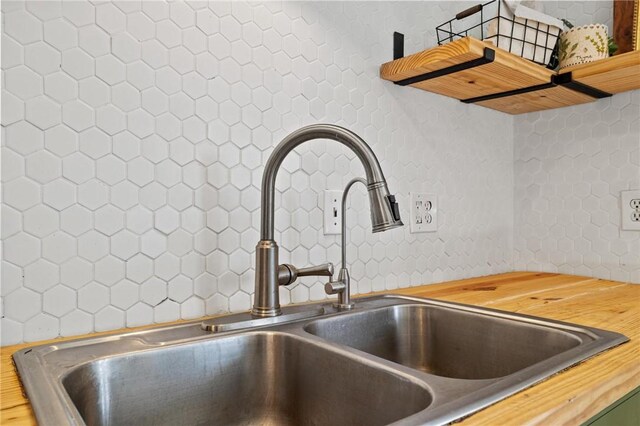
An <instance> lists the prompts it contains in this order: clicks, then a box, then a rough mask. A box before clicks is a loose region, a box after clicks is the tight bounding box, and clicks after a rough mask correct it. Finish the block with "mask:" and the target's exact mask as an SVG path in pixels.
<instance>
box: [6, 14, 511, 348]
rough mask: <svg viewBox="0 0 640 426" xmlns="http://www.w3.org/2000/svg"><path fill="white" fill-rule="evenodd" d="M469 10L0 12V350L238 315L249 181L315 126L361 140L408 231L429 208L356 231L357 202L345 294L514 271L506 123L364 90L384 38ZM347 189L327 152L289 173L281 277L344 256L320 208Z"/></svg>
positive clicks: (283, 196)
mask: <svg viewBox="0 0 640 426" xmlns="http://www.w3.org/2000/svg"><path fill="white" fill-rule="evenodd" d="M466 6H467V4H465V3H415V2H411V3H400V2H393V3H348V4H347V3H330V2H316V3H277V2H267V3H264V4H257V3H256V4H251V5H248V4H246V3H240V2H234V3H233V5H231V3H221V2H215V3H211V4H207V3H200V2H190V3H181V2H175V3H171V4H167V3H164V2H160V1H154V2H143V3H139V2H118V3H104V4H96V5H94V4H92V3H88V2H80V1H76V2H64V3H63V4H60V3H56V2H29V3H27V4H26V7H25V3H22V2H11V1H3V2H2V19H3V28H2V239H3V243H2V248H3V262H2V291H1V295H2V304H1V306H2V312H1V314H2V344H3V345H6V344H11V343H16V342H20V341H34V340H39V339H44V338H50V337H55V336H58V335H63V336H68V335H76V334H81V333H87V332H91V331H94V330H95V331H101V330H108V329H116V328H120V327H123V326H136V325H141V324H149V323H153V322H163V321H170V320H175V319H178V318H195V317H200V316H202V315H205V314H213V313H219V312H226V311H228V310H234V311H237V310H244V309H248V308H249V307H250V296H251V294H252V292H253V275H254V272H253V268H252V263H253V248H254V246H255V243H256V242H257V240H258V223H259V214H260V212H259V190H258V188H259V183H260V178H261V175H262V165H263V164H264V162H265V161H266V159H267V158H268V156H269V153H270V152H271V150H272V149H273V146H274V144H276V143H277V142H278V141H279V140H281V139H282V138H283V137H284V136H285V135H287V134H288V133H289V132H291V131H293V130H295V129H297V128H299V127H300V126H302V125H305V124H308V123H314V122H331V123H337V124H340V125H343V126H346V127H348V128H350V129H353V130H354V131H356V132H357V133H359V134H360V135H361V136H363V137H364V138H365V139H366V140H367V141H368V142H369V143H370V144H371V146H372V147H373V150H374V151H375V152H376V153H377V154H378V156H379V157H380V160H381V165H382V168H383V170H384V171H385V173H386V175H387V177H388V181H389V187H390V188H391V190H392V192H395V193H396V194H397V195H398V200H399V202H400V204H401V211H402V214H403V215H404V217H407V216H408V215H407V194H408V192H409V191H410V190H413V191H428V192H435V193H437V194H438V195H439V197H440V198H439V203H440V216H439V222H440V226H439V231H438V233H436V234H418V235H414V234H409V230H408V227H405V228H403V229H398V230H393V231H390V232H387V233H383V234H376V235H372V234H371V233H370V232H369V227H370V223H369V221H368V212H367V209H368V207H367V206H366V204H365V201H364V197H363V195H362V192H363V191H362V189H359V188H358V189H356V190H354V194H353V198H352V202H351V209H350V212H349V215H348V221H349V228H350V230H349V241H350V245H349V261H350V263H351V273H352V278H353V281H354V282H355V288H354V290H355V291H356V292H369V291H371V290H382V289H385V288H386V289H393V288H397V287H399V286H400V287H405V286H409V285H416V284H423V283H430V282H435V281H442V280H447V279H455V278H464V277H470V276H477V275H483V274H491V273H498V272H504V271H509V270H512V253H513V247H512V241H513V191H512V188H513V144H512V141H513V119H512V118H511V117H510V116H508V115H504V114H501V113H497V112H494V111H490V110H487V109H483V108H478V107H475V106H469V105H465V104H462V103H460V102H457V101H454V100H451V99H447V98H443V97H440V96H437V95H432V94H428V93H424V92H418V91H417V90H413V89H409V88H401V87H396V86H394V85H392V84H389V83H388V82H384V81H382V80H380V79H379V77H378V67H379V65H380V64H381V63H382V62H385V61H388V60H390V58H391V47H392V37H391V34H392V32H393V31H394V30H397V31H402V32H404V33H406V34H407V36H408V40H407V52H412V51H417V50H419V49H422V48H424V47H425V46H429V45H433V44H435V38H434V30H433V29H434V27H435V25H437V24H438V23H441V22H444V21H445V20H447V19H448V18H449V17H451V16H453V14H454V13H455V12H457V11H459V10H460V9H462V8H463V7H466ZM412 36H413V37H412ZM361 174H362V168H361V166H360V165H359V163H358V161H357V160H356V159H355V158H354V156H353V155H352V154H351V153H349V152H347V151H346V150H345V149H344V148H342V147H341V146H338V145H337V144H335V143H327V142H322V141H317V142H311V143H309V144H307V145H305V146H303V147H300V149H298V150H297V151H296V153H295V154H294V155H291V156H290V157H289V158H288V159H287V161H286V164H285V167H284V169H283V170H282V171H281V172H280V173H279V175H278V189H279V193H278V196H277V200H276V201H277V204H278V211H277V212H276V228H277V240H278V241H279V242H280V245H281V247H282V251H281V260H282V261H284V262H288V261H290V262H292V263H294V264H296V265H300V266H305V265H308V264H317V263H321V262H325V261H327V260H329V261H332V262H334V263H337V262H338V261H339V246H338V238H337V237H335V236H324V235H322V231H321V228H322V219H321V218H322V213H321V212H322V210H321V208H322V203H323V199H322V191H323V190H324V189H341V188H342V187H343V186H344V185H345V184H346V183H347V181H348V180H349V179H351V178H352V177H354V176H357V175H361ZM281 294H282V299H283V301H284V302H303V301H307V300H311V299H314V300H315V299H322V298H324V297H325V295H324V293H323V289H322V281H319V280H315V279H304V280H300V282H299V283H298V284H297V285H295V286H293V287H292V288H290V289H282V291H281Z"/></svg>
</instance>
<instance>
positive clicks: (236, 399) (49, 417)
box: [14, 296, 627, 426]
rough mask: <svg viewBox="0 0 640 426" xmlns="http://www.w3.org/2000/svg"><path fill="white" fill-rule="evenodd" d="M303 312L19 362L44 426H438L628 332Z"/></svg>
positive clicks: (440, 313)
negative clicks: (245, 326)
mask: <svg viewBox="0 0 640 426" xmlns="http://www.w3.org/2000/svg"><path fill="white" fill-rule="evenodd" d="M304 309H306V310H311V311H312V310H320V309H322V310H323V312H324V313H323V314H321V315H318V316H315V317H314V318H312V319H309V318H305V319H298V320H295V321H290V322H286V323H278V324H269V325H265V324H263V325H262V326H261V328H256V329H251V330H248V331H247V330H245V331H229V332H222V333H218V334H211V333H208V332H206V331H203V330H202V329H201V327H200V322H192V323H185V324H180V325H174V326H168V327H158V328H155V329H150V330H144V331H139V332H132V333H124V334H116V335H112V336H102V337H95V338H89V339H80V340H76V341H68V342H63V343H57V344H53V345H43V346H39V347H35V348H29V349H25V350H22V351H19V352H17V353H16V354H15V355H14V360H15V362H16V365H17V367H18V371H19V373H20V377H21V380H22V382H23V385H24V387H25V389H26V391H27V394H28V396H29V399H30V401H31V403H32V406H33V409H34V412H35V414H36V417H37V420H38V422H39V423H40V424H41V425H45V426H46V425H56V426H57V425H62V424H77V425H82V424H88V425H121V424H126V425H129V424H136V425H145V424H155V425H181V424H189V425H191V424H240V425H241V424H267V425H270V424H273V425H276V424H277V425H280V424H283V425H287V424H300V425H307V424H313V425H322V424H332V425H375V424H391V423H392V424H395V425H423V424H434V425H437V424H446V423H449V422H453V421H456V420H457V419H460V418H461V417H465V416H468V415H470V414H472V413H473V412H475V411H477V410H480V409H482V408H483V407H486V406H488V405H491V404H493V403H495V402H497V401H499V400H500V399H503V398H505V397H507V396H509V395H511V394H513V393H515V392H518V391H520V390H522V389H525V388H527V387H529V386H531V385H533V384H535V383H536V382H539V381H541V380H544V379H545V378H547V377H549V376H551V375H552V374H555V373H558V372H560V371H562V370H564V369H566V368H568V367H570V366H571V365H573V364H575V363H578V362H580V361H582V360H584V359H586V358H588V357H591V356H593V355H595V354H597V353H599V352H601V351H603V350H605V349H608V348H611V347H613V346H616V345H618V344H620V343H623V342H625V341H626V340H627V339H626V337H624V336H622V335H620V334H618V333H612V332H608V331H604V330H598V329H594V328H589V327H583V326H579V325H575V324H567V323H562V322H558V321H552V320H546V319H542V318H535V317H530V316H525V315H518V314H512V313H507V312H501V311H496V310H491V309H486V308H478V307H473V306H466V305H460V304H455V303H448V302H440V301H435V300H428V299H419V298H412V297H405V296H375V297H369V298H360V299H358V304H357V305H356V308H355V309H354V310H352V311H339V310H338V309H336V308H334V307H333V306H332V305H331V304H330V303H317V304H313V305H307V306H305V307H304ZM287 310H288V308H287V309H285V315H286V311H287ZM247 318H249V316H248V314H247ZM269 320H272V319H269ZM258 321H260V320H258Z"/></svg>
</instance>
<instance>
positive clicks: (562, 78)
mask: <svg viewBox="0 0 640 426" xmlns="http://www.w3.org/2000/svg"><path fill="white" fill-rule="evenodd" d="M551 81H552V82H553V83H554V84H556V85H558V86H562V87H566V88H567V89H571V90H573V91H575V92H580V93H584V94H585V95H588V96H591V97H592V98H596V99H602V98H608V97H610V96H612V94H611V93H607V92H603V91H602V90H600V89H596V88H595V87H591V86H589V85H586V84H584V83H580V82H579V81H575V80H574V79H573V75H572V74H571V72H567V73H564V74H557V75H553V76H551Z"/></svg>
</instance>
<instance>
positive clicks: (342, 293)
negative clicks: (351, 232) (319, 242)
mask: <svg viewBox="0 0 640 426" xmlns="http://www.w3.org/2000/svg"><path fill="white" fill-rule="evenodd" d="M358 182H359V183H361V184H363V185H364V186H367V181H366V180H364V179H362V178H354V179H351V180H350V181H349V183H347V186H346V187H345V188H344V191H343V192H342V236H341V237H342V238H341V242H342V247H341V250H342V265H341V267H340V272H339V274H338V279H337V280H336V281H333V280H329V282H328V283H327V284H325V286H324V291H325V292H326V293H327V294H337V295H338V302H337V303H336V304H335V305H336V306H337V307H338V308H340V309H342V310H348V309H353V307H354V306H355V304H354V303H353V302H351V277H350V276H349V270H348V269H347V198H348V196H349V190H350V189H351V187H352V186H353V185H354V184H356V183H358Z"/></svg>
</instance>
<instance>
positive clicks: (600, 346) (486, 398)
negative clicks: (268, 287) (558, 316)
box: [13, 294, 629, 425]
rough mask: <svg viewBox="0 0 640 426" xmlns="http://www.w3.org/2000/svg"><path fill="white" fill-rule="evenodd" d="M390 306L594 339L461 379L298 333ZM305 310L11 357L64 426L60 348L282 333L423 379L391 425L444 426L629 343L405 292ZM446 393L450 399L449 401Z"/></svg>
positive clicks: (37, 406)
mask: <svg viewBox="0 0 640 426" xmlns="http://www.w3.org/2000/svg"><path fill="white" fill-rule="evenodd" d="M397 305H433V306H440V307H444V308H449V309H454V310H463V311H471V312H477V313H481V314H485V315H492V316H498V317H503V318H507V319H516V320H521V321H522V320H526V321H529V322H533V323H538V324H539V325H541V326H544V327H549V326H551V327H552V328H560V329H562V330H568V331H567V332H569V334H573V333H581V334H585V335H588V336H593V338H594V340H593V341H592V342H589V343H587V344H583V343H581V344H579V345H577V346H576V347H574V348H572V349H570V350H569V351H565V352H563V353H560V354H558V355H555V356H553V357H551V358H548V359H546V360H544V361H541V362H539V363H536V364H534V365H532V366H529V367H527V368H525V369H523V370H520V371H519V372H517V373H513V374H510V375H507V376H504V377H501V378H496V379H485V380H467V379H453V378H447V377H439V376H434V375H430V374H428V373H423V372H421V371H419V370H415V369H412V368H410V367H407V366H403V365H401V364H397V363H395V362H393V361H389V360H386V359H383V358H379V357H376V356H374V355H371V354H367V353H365V352H362V351H359V350H357V349H355V348H351V347H348V346H344V345H340V344H339V343H335V342H334V343H332V342H329V341H326V340H325V339H322V338H321V337H319V336H316V335H313V334H311V333H309V332H307V331H305V328H306V326H307V325H308V324H310V323H312V322H315V321H325V320H332V319H333V318H337V317H342V316H348V315H352V314H358V313H361V312H363V311H365V310H373V309H378V308H379V309H385V308H388V307H390V306H397ZM295 306H299V305H295ZM307 306H309V308H310V309H313V308H314V307H318V306H320V307H324V308H325V313H324V315H322V316H320V317H315V318H306V319H301V320H299V321H294V322H290V323H285V324H280V325H275V326H274V325H271V326H265V327H258V328H255V329H249V330H237V331H229V332H224V333H219V334H211V333H208V332H205V331H203V330H202V329H201V328H200V323H201V320H194V321H190V322H186V323H181V324H174V325H164V326H162V325H160V326H157V327H151V328H148V329H145V330H138V331H130V332H124V333H122V332H120V333H118V332H114V333H113V334H108V335H103V336H97V337H96V336H93V337H92V336H89V337H84V338H79V339H74V340H69V341H65V342H61V343H58V344H56V343H53V344H44V345H38V346H34V347H31V348H25V349H22V350H20V351H17V352H16V353H15V354H14V355H13V359H14V363H15V364H16V367H17V370H18V372H19V376H20V379H21V381H22V383H23V387H24V389H25V391H26V393H27V394H28V395H29V397H30V402H31V404H32V406H33V409H34V413H35V415H36V418H37V420H38V422H39V423H40V424H44V425H46V424H56V422H55V421H50V420H51V419H52V418H57V419H59V420H61V421H64V422H71V424H84V423H83V421H82V419H81V418H75V417H74V416H73V415H72V414H73V413H72V412H75V413H77V410H76V409H75V407H74V405H73V402H72V401H71V400H70V398H69V396H68V394H67V393H66V391H65V390H64V389H63V387H62V385H61V381H60V377H61V372H60V369H58V370H56V369H55V368H52V367H53V365H52V363H51V362H50V359H51V358H55V356H54V355H52V354H61V353H62V352H61V351H63V350H71V351H73V350H75V349H78V348H83V347H86V346H92V345H101V347H103V348H106V349H108V348H109V347H112V346H117V344H118V343H123V342H124V343H125V344H129V345H131V347H135V349H136V350H160V349H161V348H162V347H168V346H174V345H182V344H195V343H197V342H198V341H201V340H209V339H222V338H226V337H229V336H233V335H244V334H249V333H261V332H270V333H271V332H278V333H284V334H287V335H294V336H297V337H299V338H301V339H303V340H306V341H310V342H311V343H316V344H317V343H321V344H323V345H327V347H328V348H330V349H331V350H334V351H338V352H340V353H341V354H342V355H348V356H349V357H353V358H355V360H356V361H357V362H365V363H371V364H372V365H373V366H374V367H375V368H383V369H385V370H389V371H391V372H393V374H396V375H398V374H399V375H402V376H411V377H412V378H413V379H415V380H417V381H419V382H422V386H424V387H426V388H427V390H428V392H429V393H430V394H431V396H432V401H431V404H430V405H429V406H427V407H426V408H425V409H424V410H422V411H420V412H417V413H415V414H413V415H411V416H409V417H406V418H404V419H401V420H399V421H397V422H395V423H393V424H394V425H395V424H398V425H414V424H444V423H449V422H452V421H455V420H458V419H460V418H462V417H466V416H468V415H471V414H473V413H475V412H476V411H478V410H480V409H482V408H485V407H487V406H489V405H491V404H494V403H496V402H498V401H500V400H502V399H504V398H506V397H508V396H510V395H513V394H515V393H516V392H518V391H521V390H523V389H526V388H528V387H530V386H532V385H534V384H536V383H538V382H540V381H542V380H545V379H546V378H549V377H551V376H553V375H555V374H557V373H559V372H561V371H563V370H565V369H567V368H569V367H571V366H573V365H575V364H577V363H579V362H582V361H584V360H586V359H588V358H591V357H593V356H594V355H596V354H598V353H600V352H602V351H604V350H607V349H610V348H613V347H615V346H618V345H620V344H622V343H624V342H626V341H628V340H629V339H628V338H627V337H626V336H624V335H622V334H620V333H616V332H612V331H607V330H601V329H597V328H593V327H588V326H582V325H579V324H572V323H568V322H562V321H557V320H553V319H546V318H541V317H535V316H531V315H526V314H519V313H513V312H507V311H501V310H497V309H493V308H485V307H478V306H473V305H466V304H461V303H455V302H447V301H440V300H434V299H426V298H419V297H413V296H405V295H394V294H384V295H374V296H368V297H361V298H358V299H357V304H356V309H354V310H352V311H346V312H345V311H337V310H335V309H333V308H332V306H331V303H330V302H328V303H327V302H320V303H314V304H309V305H307ZM171 336H173V338H171ZM125 352H126V351H125ZM567 353H571V354H570V355H571V356H566V354H567ZM106 356H117V354H111V355H109V354H107V355H106ZM559 356H562V359H560V362H559V363H556V362H555V361H558V357H559ZM48 361H49V362H48ZM79 365H80V363H75V364H74V365H73V366H72V367H67V368H66V369H67V370H69V369H70V368H77V367H78V366H79ZM541 367H544V368H541ZM64 369H65V368H62V370H64ZM522 372H526V373H527V374H528V376H527V377H526V378H525V379H526V380H524V381H523V380H520V379H519V378H518V377H516V376H518V374H519V373H522ZM516 379H517V380H516ZM473 381H475V382H478V383H476V384H475V385H474V386H472V385H470V384H469V383H470V382H473ZM465 386H466V388H465ZM464 389H466V391H465V392H461V390H464ZM447 392H449V394H447ZM456 392H457V393H456ZM452 395H454V397H453V399H452ZM447 398H449V399H447ZM52 416H53V417H52Z"/></svg>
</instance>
